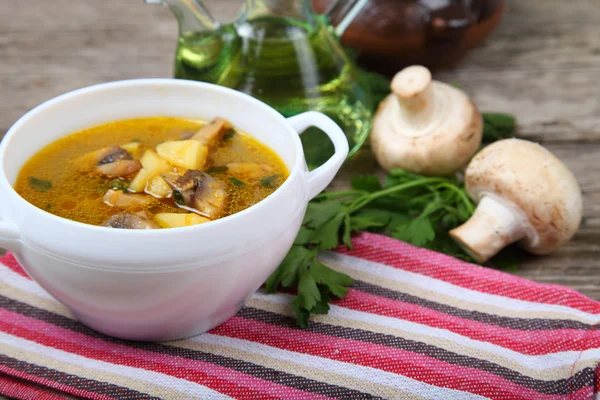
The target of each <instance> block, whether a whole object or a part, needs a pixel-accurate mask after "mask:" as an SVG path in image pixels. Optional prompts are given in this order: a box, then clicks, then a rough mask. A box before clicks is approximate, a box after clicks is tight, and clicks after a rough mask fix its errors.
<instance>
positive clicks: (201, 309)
mask: <svg viewBox="0 0 600 400" xmlns="http://www.w3.org/2000/svg"><path fill="white" fill-rule="evenodd" d="M150 116H176V117H193V118H202V119H211V118H213V117H216V116H220V117H224V118H227V119H228V120H230V121H231V122H232V123H233V124H234V126H236V127H238V128H239V129H241V130H243V131H245V132H248V133H249V134H251V135H252V136H253V137H255V138H256V139H258V140H259V141H260V142H262V143H264V144H266V145H267V146H269V147H270V148H271V149H273V150H274V151H275V152H276V153H277V154H278V155H279V156H280V157H281V158H282V160H283V161H284V162H285V164H286V165H287V167H288V168H289V170H290V176H289V178H288V179H287V180H286V181H285V183H284V184H283V185H281V187H280V188H279V189H277V190H276V191H275V192H274V193H273V194H272V195H271V196H269V197H268V198H266V199H265V200H263V201H261V202H260V203H258V204H256V205H254V206H252V207H250V208H248V209H246V210H244V211H242V212H239V213H237V214H235V215H232V216H229V217H226V218H223V219H220V220H217V221H213V222H210V223H207V224H204V225H198V226H192V227H186V228H177V229H164V230H144V231H142V230H139V231H138V230H119V229H107V228H103V227H97V226H92V225H86V224H82V223H78V222H73V221H70V220H67V219H64V218H60V217H56V216H54V215H52V214H49V213H47V212H45V211H43V210H41V209H39V208H37V207H34V206H33V205H31V204H30V203H28V202H27V201H25V200H24V199H23V198H22V197H20V196H19V195H18V194H17V193H16V192H15V191H14V190H13V188H12V184H14V182H15V180H16V178H17V174H18V173H19V170H20V169H21V167H22V166H23V164H24V163H25V162H26V161H27V160H28V159H29V158H30V157H31V156H33V155H34V154H35V153H36V152H38V151H39V150H40V149H42V148H43V147H45V146H46V145H48V144H50V143H52V142H54V141H55V140H57V139H58V138H60V137H62V136H65V135H68V134H71V133H73V132H76V131H78V130H81V129H84V128H87V127H91V126H93V125H97V124H101V123H105V122H109V121H114V120H119V119H126V118H136V117H150ZM309 126H317V127H319V128H320V129H321V130H323V131H324V132H326V133H327V135H328V136H329V137H330V138H331V140H332V141H333V143H334V145H335V149H336V153H335V155H334V156H333V157H332V158H331V159H330V160H329V161H328V162H327V163H325V164H324V165H323V166H321V167H320V168H318V169H316V170H314V171H312V172H308V170H307V168H306V164H305V161H304V156H303V152H302V145H301V142H300V140H299V138H298V134H299V133H300V132H302V131H303V130H305V129H306V128H308V127H309ZM347 153H348V144H347V141H346V138H345V136H344V134H343V132H342V131H341V129H340V128H339V127H338V126H337V125H336V124H335V123H334V122H333V121H332V120H330V119H329V118H328V117H326V116H325V115H323V114H320V113H315V112H309V113H305V114H302V115H299V116H297V117H293V118H289V119H287V120H286V119H285V118H283V117H282V116H281V115H280V114H279V113H277V112H276V111H275V110H273V109H272V108H270V107H269V106H267V105H265V104H264V103H262V102H260V101H258V100H256V99H254V98H252V97H249V96H247V95H245V94H242V93H239V92H237V91H234V90H230V89H226V88H223V87H220V86H216V85H210V84H205V83H198V82H191V81H183V80H173V79H150V80H131V81H122V82H114V83H107V84H101V85H97V86H92V87H88V88H85V89H80V90H76V91H74V92H70V93H67V94H65V95H62V96H59V97H57V98H55V99H53V100H50V101H48V102H46V103H44V104H42V105H40V106H38V107H36V108H35V109H33V110H32V111H30V112H29V113H27V114H26V115H25V116H23V117H22V118H21V119H20V120H19V121H17V122H16V123H15V124H14V126H13V127H12V128H11V129H10V130H9V131H8V133H7V134H6V136H5V138H4V140H3V141H2V142H1V144H0V169H1V171H0V247H3V248H6V249H8V250H11V251H13V252H14V254H15V256H16V258H17V260H18V261H19V263H20V264H21V265H22V266H23V268H24V269H25V271H27V273H28V274H29V275H30V276H31V277H32V278H33V279H34V280H35V281H36V282H38V283H39V284H40V285H41V286H42V287H44V289H46V290H47V291H48V292H50V294H52V295H53V296H54V297H56V298H57V299H58V300H59V301H61V302H62V303H63V304H65V305H66V306H67V307H68V308H69V309H70V310H71V311H72V312H73V314H74V315H75V316H76V317H77V318H78V319H79V320H80V321H81V322H83V323H84V324H86V325H88V326H90V327H91V328H93V329H95V330H97V331H100V332H102V333H105V334H107V335H111V336H116V337H120V338H125V339H135V340H170V339H177V338H183V337H187V336H191V335H195V334H198V333H201V332H205V331H207V330H209V329H211V328H213V327H215V326H217V325H219V324H221V323H222V322H224V321H225V320H227V319H228V318H230V317H231V316H233V315H234V314H235V313H236V312H237V311H238V310H239V309H240V308H241V307H242V305H243V303H244V300H245V299H246V298H247V297H248V296H250V295H251V294H252V293H253V292H254V291H255V290H256V289H257V288H258V287H260V285H261V284H262V283H263V282H264V281H265V279H266V278H267V277H268V276H269V275H270V274H271V273H272V272H273V271H274V270H275V268H276V267H277V266H278V265H279V263H280V262H281V260H282V259H283V257H284V256H285V255H286V253H287V252H288V250H289V249H290V247H291V245H292V243H293V241H294V239H295V237H296V235H297V233H298V230H299V228H300V225H301V222H302V219H303V217H304V214H305V211H306V206H307V203H308V201H309V200H310V199H311V198H312V197H314V196H315V195H316V194H318V193H319V192H320V191H322V190H323V189H324V188H325V187H326V186H327V185H328V184H329V182H330V181H331V180H332V179H333V177H334V175H335V174H336V173H337V171H338V170H339V168H340V166H341V165H342V163H343V161H344V159H345V158H346V155H347Z"/></svg>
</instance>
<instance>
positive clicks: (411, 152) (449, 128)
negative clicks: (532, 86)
mask: <svg viewBox="0 0 600 400" xmlns="http://www.w3.org/2000/svg"><path fill="white" fill-rule="evenodd" d="M391 87H392V91H393V93H392V94H391V95H389V96H388V97H387V98H386V99H385V100H384V101H383V102H382V103H381V105H380V106H379V109H378V111H377V113H376V115H375V118H374V119H373V129H372V131H371V145H372V148H373V153H374V154H375V157H376V158H377V161H378V162H379V164H380V165H381V166H382V167H383V168H384V169H386V170H388V171H389V170H391V169H393V168H402V169H404V170H407V171H409V172H412V173H415V174H420V175H429V176H446V175H451V174H453V173H454V172H456V171H457V170H459V169H460V168H462V167H464V166H465V165H466V164H467V163H468V162H469V160H470V159H471V157H472V156H473V154H475V152H476V151H477V149H478V148H479V146H480V145H481V139H482V134H483V119H482V116H481V113H480V112H479V110H478V109H477V107H476V106H475V104H473V102H472V101H471V99H470V98H469V97H468V96H467V95H466V94H465V93H464V92H462V91H460V90H458V89H456V88H454V87H452V86H450V85H447V84H444V83H441V82H437V81H432V80H431V74H430V72H429V70H427V68H425V67H420V66H412V67H408V68H405V69H404V70H402V71H401V72H399V73H398V74H397V75H396V77H395V78H394V80H393V81H392V85H391Z"/></svg>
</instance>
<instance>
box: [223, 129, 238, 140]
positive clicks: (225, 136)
mask: <svg viewBox="0 0 600 400" xmlns="http://www.w3.org/2000/svg"><path fill="white" fill-rule="evenodd" d="M234 136H235V129H228V130H227V132H225V133H224V134H223V137H222V138H221V139H222V140H223V141H224V142H227V141H229V140H231V139H233V137H234Z"/></svg>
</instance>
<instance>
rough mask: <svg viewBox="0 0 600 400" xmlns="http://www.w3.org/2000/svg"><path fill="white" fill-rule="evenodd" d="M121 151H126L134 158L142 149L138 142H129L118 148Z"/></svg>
mask: <svg viewBox="0 0 600 400" xmlns="http://www.w3.org/2000/svg"><path fill="white" fill-rule="evenodd" d="M119 147H121V148H122V149H125V150H127V152H129V154H131V155H132V156H134V157H136V156H137V153H138V152H139V151H140V150H141V149H142V145H141V144H140V143H139V142H131V143H127V144H124V145H121V146H119Z"/></svg>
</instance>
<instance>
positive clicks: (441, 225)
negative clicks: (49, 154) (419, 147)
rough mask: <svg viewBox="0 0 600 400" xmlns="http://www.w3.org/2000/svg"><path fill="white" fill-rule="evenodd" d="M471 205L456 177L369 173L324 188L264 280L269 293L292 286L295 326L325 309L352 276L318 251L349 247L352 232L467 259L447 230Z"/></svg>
mask: <svg viewBox="0 0 600 400" xmlns="http://www.w3.org/2000/svg"><path fill="white" fill-rule="evenodd" d="M473 210H474V205H473V203H472V202H471V200H470V199H469V197H468V196H467V194H466V191H465V189H464V188H463V187H462V186H460V184H459V183H458V181H457V180H456V179H451V178H435V177H423V176H418V175H413V174H410V173H408V172H405V171H402V170H394V171H392V172H391V173H390V174H389V175H388V177H387V178H386V180H385V185H384V186H382V185H381V184H380V182H379V180H378V179H377V177H374V176H364V177H358V178H355V179H354V180H353V181H352V190H347V191H340V192H325V193H322V194H320V195H319V196H317V197H316V198H315V199H314V200H313V201H311V202H310V203H309V205H308V209H307V213H306V216H305V218H304V221H303V224H302V228H301V229H300V232H299V234H298V237H297V238H296V241H295V243H294V246H293V247H292V249H291V250H290V252H289V253H288V255H287V256H286V258H285V259H284V260H283V262H282V263H281V265H280V266H279V267H278V268H277V270H276V271H275V272H274V273H273V274H272V275H271V277H270V278H269V279H268V280H267V282H266V285H265V286H266V290H267V292H268V293H273V292H275V291H277V290H278V289H280V288H287V289H294V288H297V295H296V298H295V299H294V301H293V303H292V309H293V312H294V314H295V315H296V317H297V319H298V325H299V326H301V327H306V326H307V325H308V320H309V317H310V314H313V313H314V314H324V313H327V312H328V311H329V302H330V301H331V300H333V299H334V298H342V297H344V296H345V295H346V293H347V292H348V288H349V286H351V285H352V283H353V281H352V279H351V278H350V277H349V276H347V275H345V274H342V273H340V272H337V271H335V270H332V269H331V268H329V267H327V266H325V265H323V264H322V263H320V262H319V260H318V258H317V256H318V253H319V251H322V250H332V249H335V248H337V247H338V246H340V245H342V244H343V245H346V246H347V247H348V248H351V247H352V239H351V234H352V232H354V231H375V232H385V233H388V234H390V235H391V236H393V237H395V238H398V239H401V240H404V241H406V242H409V243H412V244H414V245H416V246H422V247H427V248H431V249H434V250H438V251H443V252H445V253H449V254H452V255H455V256H460V257H461V258H467V256H466V254H464V253H462V251H461V250H460V248H459V247H458V246H457V245H455V244H454V242H452V241H451V239H450V238H449V236H448V234H447V232H448V230H450V229H452V228H454V227H456V226H458V225H459V224H462V223H463V222H465V221H466V220H467V219H468V218H469V217H470V216H471V215H472V214H473Z"/></svg>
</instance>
